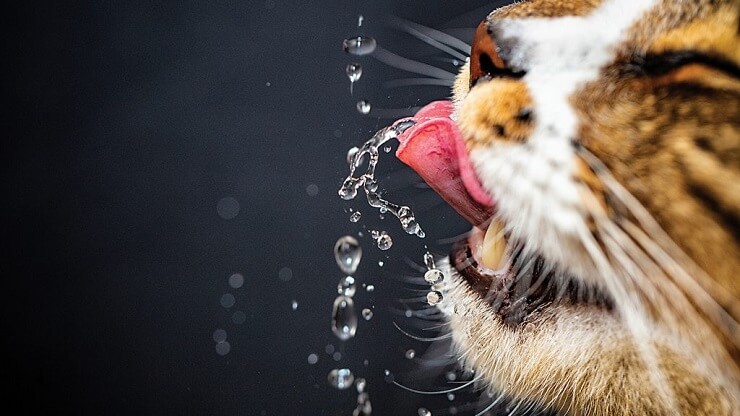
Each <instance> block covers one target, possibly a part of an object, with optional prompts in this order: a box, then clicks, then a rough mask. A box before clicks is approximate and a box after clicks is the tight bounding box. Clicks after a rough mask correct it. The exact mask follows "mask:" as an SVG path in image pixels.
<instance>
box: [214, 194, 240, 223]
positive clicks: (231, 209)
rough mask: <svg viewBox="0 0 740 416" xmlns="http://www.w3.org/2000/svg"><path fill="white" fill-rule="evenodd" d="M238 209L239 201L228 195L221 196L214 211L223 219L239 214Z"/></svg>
mask: <svg viewBox="0 0 740 416" xmlns="http://www.w3.org/2000/svg"><path fill="white" fill-rule="evenodd" d="M239 209H240V207H239V201H237V200H236V199H235V198H232V197H230V196H227V197H226V198H221V199H220V200H219V201H218V204H216V212H218V216H219V217H221V218H223V219H225V220H230V219H232V218H235V217H236V216H237V215H239Z"/></svg>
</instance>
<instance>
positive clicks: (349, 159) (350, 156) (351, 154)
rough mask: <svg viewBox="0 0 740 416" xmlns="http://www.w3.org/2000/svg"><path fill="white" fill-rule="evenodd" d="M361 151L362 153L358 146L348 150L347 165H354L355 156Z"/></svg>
mask: <svg viewBox="0 0 740 416" xmlns="http://www.w3.org/2000/svg"><path fill="white" fill-rule="evenodd" d="M359 151H360V149H359V148H357V146H354V147H350V149H349V150H347V164H348V165H350V164H352V160H353V159H354V157H355V155H356V154H357V152H359Z"/></svg>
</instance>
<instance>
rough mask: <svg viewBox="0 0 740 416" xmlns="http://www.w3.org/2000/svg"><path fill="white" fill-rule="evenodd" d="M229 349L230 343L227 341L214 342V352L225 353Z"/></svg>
mask: <svg viewBox="0 0 740 416" xmlns="http://www.w3.org/2000/svg"><path fill="white" fill-rule="evenodd" d="M229 351H231V344H229V341H224V342H219V343H218V344H216V354H218V355H226V354H228V353H229Z"/></svg>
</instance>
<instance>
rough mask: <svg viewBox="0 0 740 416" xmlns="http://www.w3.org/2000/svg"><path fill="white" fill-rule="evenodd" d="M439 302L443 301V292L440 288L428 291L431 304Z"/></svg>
mask: <svg viewBox="0 0 740 416" xmlns="http://www.w3.org/2000/svg"><path fill="white" fill-rule="evenodd" d="M439 302H442V292H440V291H438V290H432V291H431V292H429V293H427V303H429V304H430V305H437V304H439Z"/></svg>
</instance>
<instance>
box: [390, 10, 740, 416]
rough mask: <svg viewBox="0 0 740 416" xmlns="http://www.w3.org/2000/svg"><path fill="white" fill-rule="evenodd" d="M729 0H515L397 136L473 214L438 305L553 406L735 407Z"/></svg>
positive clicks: (567, 410)
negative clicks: (444, 89) (450, 82)
mask: <svg viewBox="0 0 740 416" xmlns="http://www.w3.org/2000/svg"><path fill="white" fill-rule="evenodd" d="M739 28H740V2H738V1H737V0H717V1H710V0H687V1H670V0H650V1H648V0H645V1H631V0H604V1H599V0H582V1H576V0H529V1H523V2H519V3H515V4H512V5H509V6H505V7H502V8H499V9H497V10H494V11H493V12H492V13H491V14H490V15H489V16H488V17H487V18H486V19H485V20H484V21H483V22H482V23H481V24H480V26H479V27H478V29H477V31H476V34H475V39H474V41H473V45H472V51H471V55H470V59H469V60H468V62H467V63H466V64H465V65H464V66H463V67H462V70H461V71H460V73H459V75H458V76H457V78H456V81H455V85H454V87H453V96H452V99H451V100H450V101H445V102H435V103H432V104H429V105H428V106H426V107H425V108H423V109H422V110H421V111H419V113H417V115H416V116H415V117H414V118H413V120H414V121H415V122H416V125H415V126H414V127H412V128H411V129H410V130H408V131H406V132H404V133H403V135H402V137H400V138H399V140H400V141H401V145H400V146H399V149H398V152H397V155H398V156H399V158H400V159H401V160H403V161H404V162H406V163H407V164H409V165H410V166H412V167H413V168H414V169H415V170H417V171H418V172H419V173H420V174H421V176H422V177H424V178H425V179H426V180H427V182H428V183H429V184H430V185H431V187H432V188H434V189H435V190H436V191H437V192H438V193H439V194H440V195H441V196H442V197H443V198H444V199H445V200H447V201H448V202H450V204H451V205H452V206H453V207H454V208H456V209H457V210H458V212H460V213H461V214H462V215H463V216H464V217H465V218H466V219H468V221H470V222H471V223H472V225H473V226H474V227H473V231H472V232H471V233H470V235H469V236H468V237H467V238H466V239H465V240H464V241H461V242H459V243H458V244H456V245H455V247H454V248H453V252H452V253H451V254H450V256H449V259H448V262H447V263H446V264H447V265H446V266H445V273H446V275H447V276H448V278H447V279H446V280H445V282H444V283H443V284H441V285H440V286H441V287H440V289H441V290H442V292H443V294H444V299H445V300H444V302H442V303H441V304H440V305H439V307H440V308H441V309H442V310H443V312H444V313H445V314H446V319H447V320H448V321H449V326H450V328H451V334H452V339H453V343H454V345H455V348H456V350H457V351H458V353H459V354H460V356H461V357H462V359H463V360H464V362H465V363H466V365H468V366H470V367H472V368H473V369H475V371H476V378H477V380H478V381H479V382H482V383H485V384H487V385H490V386H491V387H492V388H493V389H495V390H496V391H498V392H500V393H501V394H502V395H505V396H507V397H510V398H512V399H513V400H515V401H519V402H520V403H524V404H529V405H531V406H536V407H539V408H543V409H547V410H549V411H553V412H555V413H557V414H563V415H582V414H584V415H674V414H683V415H730V414H732V415H737V414H740V371H739V369H738V363H739V362H740V328H739V327H738V320H739V319H740V301H739V300H738V299H740V285H738V278H737V273H738V270H740V36H739Z"/></svg>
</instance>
